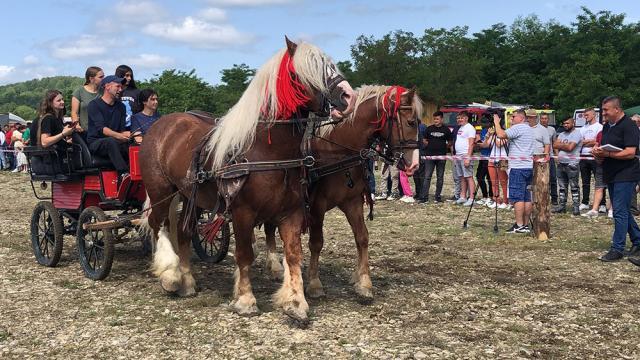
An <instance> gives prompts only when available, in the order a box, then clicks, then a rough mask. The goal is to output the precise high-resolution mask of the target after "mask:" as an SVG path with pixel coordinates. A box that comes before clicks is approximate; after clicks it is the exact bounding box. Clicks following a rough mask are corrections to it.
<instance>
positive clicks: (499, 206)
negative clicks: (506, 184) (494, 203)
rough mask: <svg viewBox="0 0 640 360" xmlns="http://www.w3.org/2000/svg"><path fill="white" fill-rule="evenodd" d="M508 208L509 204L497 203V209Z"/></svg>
mask: <svg viewBox="0 0 640 360" xmlns="http://www.w3.org/2000/svg"><path fill="white" fill-rule="evenodd" d="M508 208H509V204H507V203H502V204H500V205H498V209H501V210H506V209H508Z"/></svg>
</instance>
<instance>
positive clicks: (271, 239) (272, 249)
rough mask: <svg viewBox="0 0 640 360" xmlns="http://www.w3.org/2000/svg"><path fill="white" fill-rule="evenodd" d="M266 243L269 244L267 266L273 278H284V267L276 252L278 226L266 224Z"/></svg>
mask: <svg viewBox="0 0 640 360" xmlns="http://www.w3.org/2000/svg"><path fill="white" fill-rule="evenodd" d="M264 235H265V239H264V240H265V244H266V245H267V259H266V268H267V271H269V273H270V274H271V278H272V279H273V280H282V278H283V272H284V268H283V267H282V265H280V260H278V253H277V252H276V226H275V225H273V224H267V223H265V224H264Z"/></svg>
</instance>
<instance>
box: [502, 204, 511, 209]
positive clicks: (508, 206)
mask: <svg viewBox="0 0 640 360" xmlns="http://www.w3.org/2000/svg"><path fill="white" fill-rule="evenodd" d="M504 209H505V210H513V205H511V204H507V206H506V207H505V208H504Z"/></svg>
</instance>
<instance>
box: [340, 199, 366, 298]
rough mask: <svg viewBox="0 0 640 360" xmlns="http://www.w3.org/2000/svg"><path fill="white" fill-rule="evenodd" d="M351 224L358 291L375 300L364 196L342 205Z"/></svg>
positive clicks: (363, 295) (356, 287)
mask: <svg viewBox="0 0 640 360" xmlns="http://www.w3.org/2000/svg"><path fill="white" fill-rule="evenodd" d="M340 210H342V212H344V214H345V215H346V217H347V220H348V221H349V225H351V230H352V231H353V236H354V238H355V241H356V248H357V249H358V263H357V264H356V270H355V271H354V273H353V278H352V280H353V282H354V287H355V290H356V293H357V294H358V295H360V296H361V297H362V298H363V300H365V301H372V300H373V285H372V284H371V276H370V273H369V231H368V230H367V226H366V225H365V223H364V211H363V210H362V197H360V196H358V197H356V198H353V199H352V200H351V201H349V202H348V203H346V204H343V205H342V206H340Z"/></svg>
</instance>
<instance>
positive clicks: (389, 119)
mask: <svg viewBox="0 0 640 360" xmlns="http://www.w3.org/2000/svg"><path fill="white" fill-rule="evenodd" d="M394 105H395V104H394ZM403 110H411V111H413V106H411V105H396V106H394V110H392V111H391V112H389V111H390V109H389V110H385V114H384V116H385V117H386V123H385V128H386V129H380V130H379V131H377V132H376V136H375V137H374V140H373V143H372V148H373V149H375V150H376V152H377V153H378V155H379V156H380V157H381V158H382V159H383V160H384V161H385V162H386V163H389V164H394V165H397V164H399V165H401V166H404V165H405V164H404V150H407V149H414V150H415V149H418V148H419V147H420V145H419V143H418V140H409V139H407V138H406V136H405V133H404V129H403V127H402V124H401V118H400V111H403ZM408 121H409V120H408ZM414 121H415V125H416V126H417V123H418V120H417V119H415V120H414ZM410 125H411V123H410ZM383 130H386V133H387V136H386V137H383V136H382V135H381V132H382V131H383ZM394 130H395V131H396V133H397V135H398V139H399V141H398V142H397V144H394V143H392V141H393V140H392V139H393V132H394Z"/></svg>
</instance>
